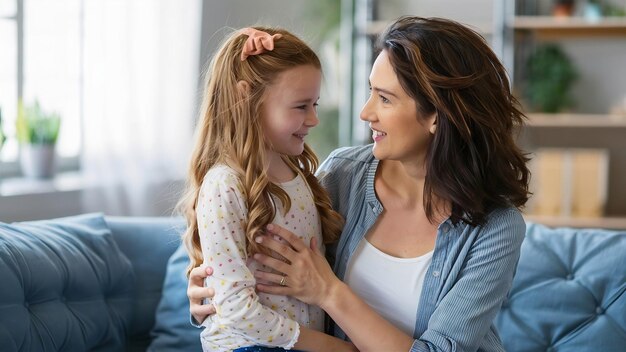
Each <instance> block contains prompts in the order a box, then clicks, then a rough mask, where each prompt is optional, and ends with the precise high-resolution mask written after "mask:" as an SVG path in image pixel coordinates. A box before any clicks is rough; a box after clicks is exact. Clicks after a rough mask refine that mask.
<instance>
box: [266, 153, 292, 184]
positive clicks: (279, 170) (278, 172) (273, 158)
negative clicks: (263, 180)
mask: <svg viewBox="0 0 626 352" xmlns="http://www.w3.org/2000/svg"><path fill="white" fill-rule="evenodd" d="M267 159H268V165H267V177H268V178H269V179H270V181H272V182H276V183H283V182H288V181H291V180H293V179H294V177H296V173H295V172H294V170H292V169H291V167H289V165H287V163H286V162H285V160H283V158H282V157H281V155H280V154H278V153H274V152H271V151H270V152H268V153H267Z"/></svg>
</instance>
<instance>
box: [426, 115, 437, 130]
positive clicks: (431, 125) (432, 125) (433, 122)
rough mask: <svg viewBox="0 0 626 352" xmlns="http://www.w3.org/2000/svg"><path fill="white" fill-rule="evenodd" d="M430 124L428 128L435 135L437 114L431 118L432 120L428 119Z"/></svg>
mask: <svg viewBox="0 0 626 352" xmlns="http://www.w3.org/2000/svg"><path fill="white" fill-rule="evenodd" d="M428 123H430V127H429V128H428V130H429V131H430V133H431V134H435V132H436V131H437V113H436V112H435V113H433V116H431V117H430V118H428Z"/></svg>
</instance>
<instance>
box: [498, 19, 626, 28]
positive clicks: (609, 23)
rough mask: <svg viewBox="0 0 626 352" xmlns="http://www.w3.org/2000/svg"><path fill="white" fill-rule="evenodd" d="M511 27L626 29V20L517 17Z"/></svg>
mask: <svg viewBox="0 0 626 352" xmlns="http://www.w3.org/2000/svg"><path fill="white" fill-rule="evenodd" d="M510 26H511V27H513V28H515V29H535V30H537V29H578V28H580V29H599V28H604V29H626V18H624V17H605V18H602V19H600V20H597V21H592V20H587V19H585V18H583V17H564V18H561V17H553V16H516V17H515V18H514V19H513V21H512V23H511V24H510Z"/></svg>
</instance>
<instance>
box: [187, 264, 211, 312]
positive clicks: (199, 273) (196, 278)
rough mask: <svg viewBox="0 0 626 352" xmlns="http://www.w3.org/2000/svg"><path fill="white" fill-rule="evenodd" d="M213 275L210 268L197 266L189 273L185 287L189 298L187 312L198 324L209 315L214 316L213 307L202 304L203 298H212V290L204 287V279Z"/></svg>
mask: <svg viewBox="0 0 626 352" xmlns="http://www.w3.org/2000/svg"><path fill="white" fill-rule="evenodd" d="M209 275H213V269H212V268H210V267H203V266H198V267H195V268H193V269H192V270H191V272H190V273H189V283H188V285H187V297H189V312H190V313H191V315H192V316H193V318H194V319H195V320H196V322H198V323H199V324H202V322H203V321H204V319H206V318H207V317H208V316H209V315H213V314H215V307H213V305H212V304H202V302H203V301H204V299H205V298H213V296H215V291H213V289H212V288H209V287H204V279H206V278H207V277H208V276H209Z"/></svg>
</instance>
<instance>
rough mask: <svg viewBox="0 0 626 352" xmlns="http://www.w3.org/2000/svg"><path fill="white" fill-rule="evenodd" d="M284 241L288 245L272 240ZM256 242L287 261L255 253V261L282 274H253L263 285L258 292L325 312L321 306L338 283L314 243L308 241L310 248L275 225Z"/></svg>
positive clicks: (339, 282)
mask: <svg viewBox="0 0 626 352" xmlns="http://www.w3.org/2000/svg"><path fill="white" fill-rule="evenodd" d="M274 235H276V236H279V237H281V238H282V239H284V240H285V241H286V242H287V244H284V243H282V242H281V241H278V240H276V239H275V238H274ZM255 241H257V243H259V244H261V245H262V246H265V247H267V248H269V249H271V250H273V251H275V252H276V253H278V254H280V255H281V256H282V257H284V258H285V259H286V260H287V262H284V261H281V260H278V259H275V258H272V257H269V256H267V255H263V254H261V253H257V254H255V255H254V259H255V260H257V261H258V262H259V263H261V264H264V265H266V266H268V267H270V268H271V269H274V270H275V271H278V272H280V273H282V274H283V275H280V274H276V273H269V272H264V271H256V272H255V277H256V278H257V280H260V281H262V282H271V283H273V284H271V285H268V284H257V290H258V291H260V292H265V293H270V294H276V295H286V296H292V297H295V298H297V299H299V300H301V301H303V302H305V303H308V304H314V305H317V306H320V307H321V308H322V309H324V303H326V302H328V301H329V300H332V298H333V297H334V294H335V293H336V292H337V291H338V288H339V286H341V285H342V284H343V283H342V282H341V280H339V279H338V278H337V277H336V276H335V274H334V273H333V270H332V269H331V267H330V265H329V264H328V262H327V261H326V258H325V257H324V255H322V253H321V252H320V251H319V249H318V248H317V241H316V240H315V239H312V240H311V244H310V247H309V246H307V245H306V244H305V243H304V242H303V241H302V240H301V239H300V238H298V237H297V236H296V235H294V234H293V233H292V232H290V231H288V230H286V229H284V228H282V227H280V226H278V225H275V224H270V225H268V226H267V234H266V235H260V236H257V237H256V239H255Z"/></svg>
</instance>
